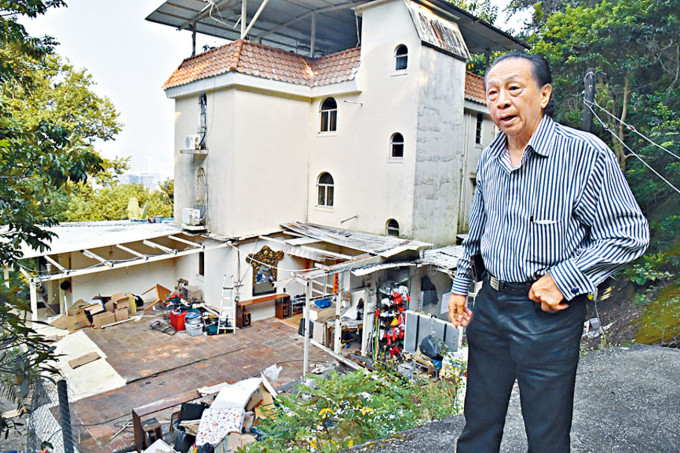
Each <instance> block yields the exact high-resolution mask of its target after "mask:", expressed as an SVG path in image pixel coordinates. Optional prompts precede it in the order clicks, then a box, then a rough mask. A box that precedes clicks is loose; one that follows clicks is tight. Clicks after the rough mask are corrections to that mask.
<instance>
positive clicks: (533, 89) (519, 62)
mask: <svg viewBox="0 0 680 453" xmlns="http://www.w3.org/2000/svg"><path fill="white" fill-rule="evenodd" d="M551 92H552V86H551V85H550V84H546V85H544V86H543V87H540V88H539V87H538V86H537V84H536V81H535V80H534V79H533V77H532V74H531V63H530V62H529V61H528V60H525V59H523V58H510V59H507V60H503V61H501V62H500V63H498V64H497V65H496V66H494V67H493V68H492V69H491V71H489V72H488V73H487V76H486V104H487V106H488V108H489V113H490V114H491V118H492V119H493V121H494V123H496V125H497V126H498V127H499V128H500V129H501V131H503V132H504V133H505V135H507V137H508V140H509V141H510V143H509V144H510V145H513V144H519V145H521V146H522V147H523V146H526V143H527V142H528V141H529V139H530V138H531V135H532V134H533V133H534V131H535V130H536V128H537V127H538V124H539V123H540V122H541V118H542V117H543V109H544V108H545V107H546V106H547V105H548V101H549V100H550V93H551Z"/></svg>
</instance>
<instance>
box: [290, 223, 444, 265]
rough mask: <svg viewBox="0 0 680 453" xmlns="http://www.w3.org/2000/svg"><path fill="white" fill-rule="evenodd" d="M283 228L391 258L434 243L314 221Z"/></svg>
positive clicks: (291, 224) (292, 224)
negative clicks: (317, 223) (333, 226)
mask: <svg viewBox="0 0 680 453" xmlns="http://www.w3.org/2000/svg"><path fill="white" fill-rule="evenodd" d="M281 226H282V227H283V228H285V229H288V230H290V231H293V232H295V233H298V234H301V235H303V236H307V237H310V238H314V239H318V240H321V241H325V242H328V243H330V244H335V245H339V246H342V247H347V248H350V249H353V250H359V251H361V252H366V253H370V254H373V255H378V256H381V257H384V258H389V257H392V256H395V255H397V254H398V253H401V252H405V251H417V250H420V249H425V248H430V247H431V246H432V244H429V243H427V242H421V241H414V240H410V239H400V238H398V237H394V236H382V235H379V234H372V233H364V232H360V231H352V230H345V229H342V228H332V227H328V226H324V225H316V224H313V223H301V222H294V223H286V224H282V225H281Z"/></svg>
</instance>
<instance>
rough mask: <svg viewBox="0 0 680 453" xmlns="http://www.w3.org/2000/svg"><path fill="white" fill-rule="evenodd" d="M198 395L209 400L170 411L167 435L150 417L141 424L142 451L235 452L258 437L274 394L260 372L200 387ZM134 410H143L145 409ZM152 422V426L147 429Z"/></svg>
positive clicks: (271, 409) (270, 407) (189, 403)
mask: <svg viewBox="0 0 680 453" xmlns="http://www.w3.org/2000/svg"><path fill="white" fill-rule="evenodd" d="M275 369H276V370H278V371H280V369H281V367H275ZM276 370H275V374H278V373H276ZM269 375H271V373H269ZM198 394H200V396H201V398H202V399H204V400H211V401H210V402H208V401H201V402H184V403H182V404H181V406H180V410H179V411H177V412H174V413H173V414H172V417H171V420H170V427H169V430H168V432H167V434H166V435H163V430H162V427H160V425H158V422H157V420H156V419H155V418H153V417H151V418H147V419H146V420H145V421H143V422H142V423H141V424H142V427H143V435H144V439H143V445H144V447H145V449H144V450H143V452H144V453H177V452H179V453H187V452H189V453H226V452H232V451H236V450H237V449H238V448H241V447H243V446H244V445H246V444H248V443H250V442H255V441H256V440H258V438H259V437H261V434H260V433H259V432H258V430H257V425H258V424H259V423H260V421H261V420H263V419H264V418H265V417H268V416H271V415H272V413H273V407H274V398H275V397H276V394H277V393H276V390H274V388H273V387H272V386H271V384H270V383H269V381H268V380H267V378H266V377H265V375H264V373H263V375H262V377H259V378H251V379H245V380H242V381H239V382H235V383H232V384H228V383H222V384H218V385H215V386H212V387H204V388H200V389H198ZM135 411H139V412H142V413H144V412H143V411H144V408H138V409H135ZM149 421H151V423H149ZM151 425H153V428H152V429H147V426H151ZM156 425H158V429H156V428H155V427H156Z"/></svg>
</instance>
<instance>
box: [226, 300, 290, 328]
mask: <svg viewBox="0 0 680 453" xmlns="http://www.w3.org/2000/svg"><path fill="white" fill-rule="evenodd" d="M265 302H274V303H275V304H280V305H279V306H283V304H288V315H287V316H286V315H284V314H283V310H281V312H279V310H277V313H276V317H277V318H284V317H288V316H290V294H287V293H279V294H269V295H267V296H262V297H256V298H254V299H248V300H240V301H238V302H236V327H239V328H241V329H242V328H244V327H248V326H249V325H250V313H249V312H248V309H247V308H246V307H249V306H251V305H255V304H261V303H265ZM246 319H247V321H246Z"/></svg>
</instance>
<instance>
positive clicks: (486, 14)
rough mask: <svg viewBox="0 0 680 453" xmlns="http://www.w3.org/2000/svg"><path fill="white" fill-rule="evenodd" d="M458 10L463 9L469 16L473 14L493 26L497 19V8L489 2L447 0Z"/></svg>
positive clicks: (481, 0)
mask: <svg viewBox="0 0 680 453" xmlns="http://www.w3.org/2000/svg"><path fill="white" fill-rule="evenodd" d="M448 1H449V2H450V3H453V4H454V5H456V6H457V7H458V8H460V9H464V10H465V11H467V12H468V13H470V14H473V15H475V16H477V17H479V18H480V19H482V20H483V21H484V22H487V23H489V24H492V25H493V24H494V23H495V22H496V19H497V18H498V6H495V5H494V4H493V3H492V2H491V0H448Z"/></svg>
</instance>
